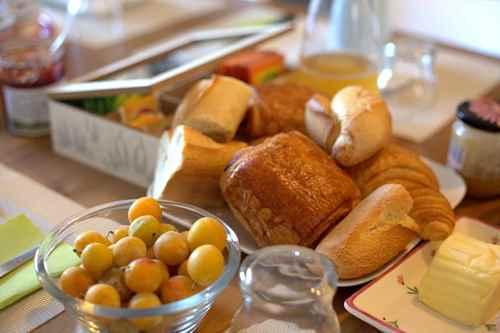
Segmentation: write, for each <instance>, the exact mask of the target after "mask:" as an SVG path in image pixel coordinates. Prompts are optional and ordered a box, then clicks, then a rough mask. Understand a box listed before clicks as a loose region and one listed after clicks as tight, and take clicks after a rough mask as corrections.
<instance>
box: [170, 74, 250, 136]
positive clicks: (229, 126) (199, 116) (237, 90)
mask: <svg viewBox="0 0 500 333" xmlns="http://www.w3.org/2000/svg"><path fill="white" fill-rule="evenodd" d="M251 95H252V88H251V87H250V86H249V85H247V84H246V83H244V82H242V81H239V80H237V79H234V78H231V77H226V76H220V75H214V76H212V78H210V79H205V80H200V81H199V82H198V83H196V84H195V85H194V86H193V87H192V88H191V89H190V90H189V91H188V93H187V94H186V95H185V96H184V98H183V100H182V102H181V104H180V105H179V107H178V108H177V110H176V113H175V116H174V121H173V124H172V125H173V127H174V128H175V127H177V126H179V125H186V126H189V127H192V128H194V129H196V130H198V131H200V132H202V133H203V134H205V135H208V136H209V137H211V138H212V139H214V140H216V141H219V142H228V141H231V140H232V139H233V138H234V135H235V133H236V130H237V129H238V127H239V125H240V123H241V121H242V120H243V117H244V116H245V112H246V110H247V107H248V103H249V100H250V96H251Z"/></svg>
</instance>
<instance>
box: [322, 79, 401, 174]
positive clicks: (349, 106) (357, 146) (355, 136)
mask: <svg viewBox="0 0 500 333" xmlns="http://www.w3.org/2000/svg"><path fill="white" fill-rule="evenodd" d="M331 106H332V110H333V112H334V113H335V114H336V115H337V118H338V119H339V121H340V124H341V130H340V135H339V137H338V138H337V140H336V142H335V144H334V145H333V147H332V156H333V157H334V158H335V160H336V161H337V162H339V163H340V164H341V165H343V166H346V167H349V166H353V165H356V164H358V163H360V162H362V161H364V160H366V159H368V158H370V157H371V156H373V155H374V154H375V153H376V152H378V151H379V150H380V149H381V148H382V147H383V146H384V145H386V144H387V143H388V141H389V139H390V137H391V133H392V126H391V115H390V113H389V110H388V109H387V105H386V104H385V102H384V101H383V100H382V98H381V97H380V96H379V95H378V94H377V93H374V92H372V91H370V90H367V89H365V88H363V87H360V86H350V87H346V88H344V89H342V90H340V91H339V92H338V93H337V94H336V95H335V97H334V98H333V100H332V104H331Z"/></svg>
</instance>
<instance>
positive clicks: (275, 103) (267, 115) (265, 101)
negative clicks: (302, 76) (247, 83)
mask: <svg viewBox="0 0 500 333" xmlns="http://www.w3.org/2000/svg"><path fill="white" fill-rule="evenodd" d="M313 94H314V92H313V91H312V90H310V89H309V88H307V87H304V86H300V85H297V84H292V83H283V84H273V83H270V84H264V85H262V86H259V87H257V88H256V98H255V103H254V106H253V107H252V108H251V109H250V110H249V112H248V115H247V118H246V121H245V134H246V135H248V136H249V137H251V138H254V139H255V138H260V137H264V136H271V135H274V134H277V133H280V132H288V131H292V130H297V131H300V132H302V133H306V129H305V125H304V107H305V105H306V102H307V101H308V100H309V98H310V97H311V96H312V95H313Z"/></svg>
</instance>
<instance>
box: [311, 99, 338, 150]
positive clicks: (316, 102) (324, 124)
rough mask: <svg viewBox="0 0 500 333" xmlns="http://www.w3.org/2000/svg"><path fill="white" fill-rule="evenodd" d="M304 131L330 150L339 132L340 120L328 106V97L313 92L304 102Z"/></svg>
mask: <svg viewBox="0 0 500 333" xmlns="http://www.w3.org/2000/svg"><path fill="white" fill-rule="evenodd" d="M305 124H306V131H307V134H308V135H309V137H310V138H312V139H313V140H314V141H315V142H316V143H317V144H319V145H320V146H321V147H323V148H324V149H325V150H326V151H327V152H330V151H331V149H332V146H333V144H334V143H335V141H336V140H337V137H338V135H339V134H340V121H339V119H338V117H337V115H336V114H335V113H334V112H333V111H332V109H331V107H330V99H329V98H328V97H326V96H324V95H320V94H315V95H314V96H312V97H311V99H309V101H307V103H306V112H305Z"/></svg>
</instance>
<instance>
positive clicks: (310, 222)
mask: <svg viewBox="0 0 500 333" xmlns="http://www.w3.org/2000/svg"><path fill="white" fill-rule="evenodd" d="M220 185H221V189H222V194H223V196H224V198H225V199H226V202H227V203H228V205H229V207H230V208H231V210H232V212H233V214H234V216H236V218H237V219H238V220H239V222H240V223H241V224H242V225H243V226H244V227H245V228H246V229H247V230H248V231H249V232H250V234H251V235H252V236H253V238H254V239H255V241H256V243H257V244H258V245H259V246H261V247H262V246H267V245H275V244H299V245H303V246H311V245H313V244H314V243H315V242H317V241H318V239H319V237H320V236H321V234H322V233H323V232H325V231H326V230H327V229H329V228H330V227H332V226H333V225H335V224H336V223H337V221H339V220H340V219H342V218H343V217H344V216H346V215H347V214H348V213H349V211H350V210H351V209H352V208H353V207H354V205H355V204H356V202H357V201H358V197H359V191H358V189H357V188H356V186H355V185H354V183H353V181H352V180H351V179H350V178H349V177H348V176H347V175H346V174H345V173H344V171H342V170H341V169H340V168H339V167H338V166H337V165H336V164H335V162H334V161H333V160H332V159H331V158H329V156H328V155H327V154H326V153H325V152H324V151H323V150H321V148H320V147H318V146H317V145H316V144H315V143H314V142H312V141H311V140H310V139H309V138H307V137H306V136H304V135H303V134H301V133H299V132H296V131H292V132H288V133H282V134H278V135H275V136H273V137H271V138H268V139H266V140H265V141H264V142H263V143H261V144H259V145H257V146H254V147H248V148H245V149H243V150H241V151H239V152H238V153H237V154H236V155H235V157H234V158H233V160H232V161H231V162H230V163H229V165H228V167H227V168H226V170H225V172H224V173H223V175H222V177H221V182H220Z"/></svg>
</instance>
